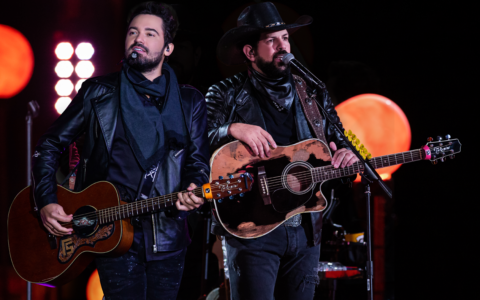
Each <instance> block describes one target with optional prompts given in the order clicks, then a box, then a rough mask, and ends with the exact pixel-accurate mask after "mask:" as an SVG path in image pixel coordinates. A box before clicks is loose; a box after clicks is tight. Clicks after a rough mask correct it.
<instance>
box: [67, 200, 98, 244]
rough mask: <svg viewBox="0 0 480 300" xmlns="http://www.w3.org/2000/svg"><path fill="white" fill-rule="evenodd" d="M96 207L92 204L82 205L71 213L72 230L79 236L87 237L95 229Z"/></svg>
mask: <svg viewBox="0 0 480 300" xmlns="http://www.w3.org/2000/svg"><path fill="white" fill-rule="evenodd" d="M97 220H98V219H97V214H96V209H95V208H94V207H92V206H82V207H80V208H79V209H78V210H77V211H76V212H75V214H73V220H72V223H73V226H72V227H73V230H74V231H75V234H77V235H78V236H81V237H87V236H89V235H91V234H92V233H94V232H95V230H96V229H97V224H98V222H97Z"/></svg>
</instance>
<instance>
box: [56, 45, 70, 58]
mask: <svg viewBox="0 0 480 300" xmlns="http://www.w3.org/2000/svg"><path fill="white" fill-rule="evenodd" d="M55 54H56V55H57V57H58V59H63V60H66V59H70V58H71V57H72V55H73V47H72V44H70V43H60V44H58V45H57V48H56V49H55Z"/></svg>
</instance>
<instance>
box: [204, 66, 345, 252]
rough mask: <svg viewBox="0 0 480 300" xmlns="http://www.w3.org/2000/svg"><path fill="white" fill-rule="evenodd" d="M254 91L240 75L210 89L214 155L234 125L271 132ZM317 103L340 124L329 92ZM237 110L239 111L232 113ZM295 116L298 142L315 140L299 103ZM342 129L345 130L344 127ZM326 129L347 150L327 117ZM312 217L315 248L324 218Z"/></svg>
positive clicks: (328, 136)
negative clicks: (229, 127) (231, 125)
mask: <svg viewBox="0 0 480 300" xmlns="http://www.w3.org/2000/svg"><path fill="white" fill-rule="evenodd" d="M252 89H254V87H253V85H252V84H251V82H250V79H249V78H248V76H247V75H246V73H239V74H237V75H235V76H233V77H230V78H227V79H225V80H223V81H221V82H219V83H217V84H215V85H213V86H212V87H210V89H209V90H208V93H207V95H206V98H205V100H206V101H207V116H208V139H209V140H210V152H212V153H213V151H215V150H216V149H218V148H219V147H221V146H222V145H224V144H226V143H228V142H231V141H232V139H231V138H230V137H229V136H228V134H227V131H228V126H230V124H232V123H246V124H251V125H257V126H260V127H262V128H263V129H265V130H267V128H266V126H265V121H264V119H263V115H262V111H261V108H260V105H259V102H258V100H257V99H256V98H255V96H254V93H252ZM311 91H312V89H311V88H310V87H308V88H307V93H308V92H311ZM317 99H318V100H319V102H320V103H321V104H322V105H323V107H324V108H325V110H326V111H327V113H328V114H329V115H330V116H331V117H333V119H334V120H338V116H337V112H336V110H335V108H334V106H333V104H332V101H331V100H330V97H329V95H328V92H326V91H325V92H324V93H323V95H321V94H319V95H318V96H317ZM234 106H235V109H234V110H232V109H233V107H234ZM295 112H296V113H295V122H296V128H297V136H298V139H299V140H304V139H309V138H313V137H314V135H313V134H312V132H313V131H312V130H311V128H310V127H309V124H308V122H307V120H306V118H305V114H304V113H303V108H302V106H301V103H299V102H298V101H295ZM339 125H340V127H342V126H341V123H340V124H339ZM323 128H325V137H326V139H327V141H328V143H330V142H331V141H333V142H335V144H336V145H337V147H338V148H339V149H340V148H347V144H346V143H345V142H344V141H343V140H342V139H341V138H340V137H339V136H338V134H337V133H336V131H335V129H334V128H333V126H331V125H330V123H329V122H328V121H327V120H326V119H325V117H324V118H323ZM342 130H343V128H342ZM310 216H311V221H312V227H313V232H312V235H311V236H310V237H309V239H310V241H311V242H312V243H313V244H314V245H317V244H319V243H320V239H321V231H322V214H321V213H312V214H310ZM212 231H213V232H214V233H216V234H221V235H224V234H225V232H226V231H224V230H223V228H222V227H221V225H220V224H218V223H214V224H213V228H212Z"/></svg>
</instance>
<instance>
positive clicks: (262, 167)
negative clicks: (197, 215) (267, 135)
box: [210, 138, 461, 238]
mask: <svg viewBox="0 0 480 300" xmlns="http://www.w3.org/2000/svg"><path fill="white" fill-rule="evenodd" d="M460 150H461V144H460V142H459V141H458V139H447V140H443V141H433V140H432V139H431V138H430V139H429V142H428V143H427V144H426V145H425V146H423V147H422V148H420V149H416V150H411V151H407V152H401V153H396V154H391V155H385V156H379V157H375V158H372V159H370V163H371V165H372V166H373V167H374V168H376V169H378V168H383V167H387V166H392V165H397V164H404V163H409V162H414V161H419V160H430V161H432V163H437V162H438V161H444V160H445V159H446V158H447V157H450V158H453V157H454V155H455V154H456V153H459V152H460ZM270 153H271V155H270V157H268V158H267V157H266V158H264V159H262V158H260V157H258V156H252V152H251V150H250V149H249V148H248V146H245V145H244V144H242V143H241V142H238V141H234V142H231V143H228V144H226V145H224V146H222V147H220V148H219V149H217V151H216V152H215V153H214V154H213V156H212V158H211V160H210V166H211V173H210V176H211V177H210V180H211V181H212V182H215V179H216V178H219V180H221V179H222V178H223V177H222V176H224V174H237V173H241V172H249V173H250V174H253V175H254V176H256V178H255V182H254V183H253V189H252V192H251V193H249V194H248V197H244V198H236V197H231V199H220V197H218V198H217V199H215V200H214V201H213V204H214V207H215V213H216V216H217V219H218V220H219V221H220V223H221V224H222V226H223V227H224V228H225V230H226V231H228V232H229V233H230V234H232V235H234V236H236V237H239V238H257V237H260V236H263V235H265V234H268V233H269V232H271V231H272V230H274V229H275V228H276V227H278V226H279V225H281V224H282V223H283V222H285V221H286V220H288V219H289V218H291V217H293V216H294V215H297V214H301V213H312V212H320V211H323V210H324V209H325V208H326V207H327V200H326V199H327V197H325V196H324V195H325V194H326V193H327V191H328V189H324V188H323V187H324V183H328V181H330V180H332V179H336V178H341V177H345V176H351V175H354V174H357V173H360V172H362V171H363V165H362V164H361V163H359V162H356V163H354V164H353V165H352V166H349V167H345V168H337V169H336V168H334V167H333V166H332V165H331V163H330V161H331V160H332V155H331V153H330V150H329V148H328V146H327V145H325V144H324V143H323V142H322V141H320V140H317V139H308V140H304V141H301V142H299V143H296V144H294V145H290V146H279V147H277V148H276V149H274V150H272V151H271V152H270Z"/></svg>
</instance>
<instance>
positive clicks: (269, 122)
mask: <svg viewBox="0 0 480 300" xmlns="http://www.w3.org/2000/svg"><path fill="white" fill-rule="evenodd" d="M257 94H258V99H259V102H260V107H261V109H262V114H263V118H264V120H265V125H266V126H267V131H268V133H270V134H271V135H272V138H273V140H274V141H275V143H277V145H280V146H287V145H291V144H294V143H296V142H298V137H297V126H296V124H295V105H291V106H290V109H288V110H287V109H283V110H282V111H279V110H278V108H277V107H276V106H275V105H274V104H273V103H272V100H270V99H265V97H263V96H262V95H260V93H257ZM295 94H296V93H295ZM295 97H296V95H295Z"/></svg>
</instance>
